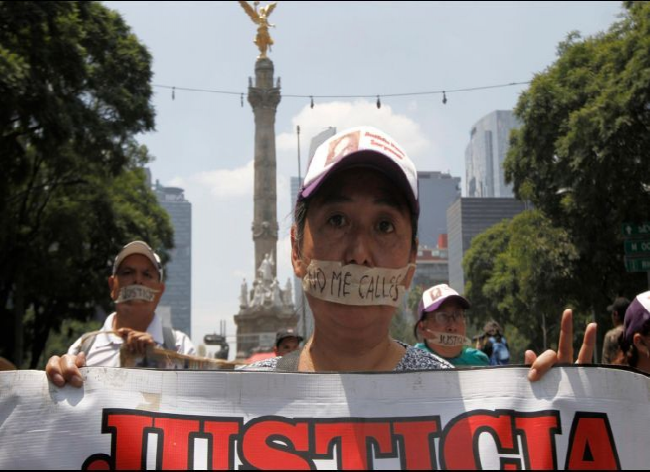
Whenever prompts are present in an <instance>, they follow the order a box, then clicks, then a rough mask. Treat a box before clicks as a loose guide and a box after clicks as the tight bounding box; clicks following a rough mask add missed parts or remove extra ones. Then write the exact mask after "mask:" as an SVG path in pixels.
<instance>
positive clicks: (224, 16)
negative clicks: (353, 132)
mask: <svg viewBox="0 0 650 472" xmlns="http://www.w3.org/2000/svg"><path fill="white" fill-rule="evenodd" d="M104 3H105V4H106V5H107V6H108V7H110V8H112V9H115V10H117V11H118V12H120V13H121V14H122V15H123V17H124V19H125V20H126V22H127V23H128V24H129V25H130V26H131V28H132V30H133V32H134V33H135V34H136V35H137V36H138V38H139V39H140V40H141V42H143V43H144V44H145V45H146V46H147V48H148V49H149V51H150V52H151V54H152V56H153V71H154V78H153V83H154V84H156V85H168V86H175V87H179V88H195V89H206V90H222V91H232V92H244V93H245V92H246V90H247V87H248V77H250V76H253V75H254V64H255V59H256V57H257V55H258V51H257V48H256V46H255V45H254V44H253V42H252V41H253V39H254V37H255V32H256V26H255V25H254V24H253V22H252V21H251V20H250V18H248V16H247V15H246V14H245V13H244V11H243V9H242V8H241V6H240V5H239V4H238V2H235V1H229V2H187V1H186V2H104ZM251 3H252V2H251ZM264 4H265V3H264ZM620 13H621V6H620V3H619V2H279V4H278V6H277V8H276V9H275V11H274V12H273V13H272V15H271V17H270V21H271V23H273V24H275V25H276V28H273V29H272V31H271V35H272V37H273V40H274V41H275V45H274V46H273V50H272V52H271V53H270V54H269V57H270V58H271V59H272V60H273V62H274V64H275V76H276V78H277V77H278V76H279V77H281V80H282V92H283V93H284V94H295V95H355V96H356V95H370V96H372V97H373V98H365V99H362V98H357V99H354V98H350V99H316V100H315V107H314V108H313V109H311V108H310V107H309V99H305V98H290V97H283V99H282V101H281V102H280V105H279V106H278V112H277V116H276V135H277V158H278V162H277V168H278V187H277V189H278V220H279V221H278V223H279V225H280V235H279V237H280V241H279V243H278V278H279V279H280V283H281V286H284V284H285V282H286V280H287V278H288V277H289V276H290V275H291V267H290V263H289V244H288V234H289V225H290V221H291V219H290V216H289V213H290V209H291V203H290V201H289V200H290V198H289V192H290V190H289V180H290V177H291V176H293V175H297V167H298V164H297V149H296V141H297V140H296V134H295V129H296V125H300V127H301V155H302V171H303V174H304V172H305V166H306V162H305V161H306V155H307V151H308V149H309V140H310V138H311V136H313V135H315V134H317V133H318V132H320V131H321V130H322V129H324V128H326V127H328V126H334V127H337V128H339V129H343V128H346V127H351V126H358V125H372V126H376V127H378V128H380V129H383V130H384V131H386V132H388V133H389V134H390V135H392V136H393V137H394V138H395V139H396V140H397V141H398V142H400V144H401V145H402V147H403V148H405V149H406V150H407V152H408V153H409V155H410V157H411V158H412V159H413V160H414V162H415V164H416V165H417V167H418V169H419V170H425V171H443V172H450V173H451V174H452V175H454V176H458V177H461V179H462V180H461V184H462V185H463V188H464V181H465V163H464V152H465V147H466V145H467V143H468V139H469V131H470V129H471V127H472V125H473V124H474V123H475V122H476V121H478V120H479V119H480V118H481V117H483V116H484V115H486V114H488V113H490V112H491V111H493V110H497V109H511V108H513V107H514V106H515V104H516V102H517V97H518V95H519V94H520V93H521V92H522V91H523V90H525V86H514V87H506V88H500V89H492V90H483V91H474V92H463V93H461V92H458V93H451V92H450V93H447V99H448V102H447V104H445V105H443V104H442V101H441V100H442V96H441V95H439V94H434V95H419V96H410V97H395V98H389V97H384V98H382V99H381V102H382V107H381V109H377V108H376V106H375V102H376V98H375V96H376V95H384V94H395V93H410V92H423V91H439V90H455V89H463V88H472V87H481V86H489V85H497V84H508V83H512V82H526V81H529V80H531V79H532V78H533V77H534V75H535V74H536V73H539V72H543V71H544V70H545V69H546V68H547V67H548V66H549V65H551V64H552V63H553V61H554V60H555V57H556V56H555V54H556V47H557V45H558V43H559V42H560V41H562V40H563V39H564V38H565V37H566V35H567V34H568V33H569V32H570V31H574V30H577V31H579V32H580V33H581V34H582V35H583V36H588V35H592V34H596V33H598V32H600V31H604V30H606V29H607V28H608V27H609V25H611V24H612V23H613V22H614V21H615V20H616V18H617V16H618V15H619V14H620ZM154 91H155V96H154V99H153V103H154V106H155V109H156V113H157V116H156V131H155V132H152V133H147V134H145V135H142V136H140V137H139V140H140V142H142V143H143V144H146V145H147V146H148V148H149V150H150V152H151V154H152V155H153V156H155V161H154V162H153V163H152V164H151V165H150V169H151V171H152V175H153V178H154V179H158V180H160V182H161V183H162V184H163V185H174V186H180V187H183V188H185V196H186V198H187V199H188V200H190V201H191V202H192V205H193V228H192V230H193V235H192V245H193V247H192V251H193V257H192V285H193V287H192V312H193V314H192V339H193V341H194V342H195V343H197V344H198V343H202V339H203V335H204V334H207V333H210V332H212V331H214V330H218V329H219V322H220V320H222V319H225V320H227V323H228V334H229V335H234V334H235V325H234V322H233V321H232V316H233V315H234V314H235V313H236V312H237V311H238V305H239V303H238V297H239V288H240V284H241V281H242V279H243V278H244V277H246V279H247V280H248V281H250V280H251V279H252V278H253V275H254V263H253V257H254V256H253V241H252V236H251V231H250V225H251V222H252V218H253V216H252V214H253V200H252V198H253V193H252V192H253V167H252V159H253V149H254V142H253V137H254V123H253V114H252V111H251V108H250V106H249V105H248V103H247V102H246V100H244V107H243V108H242V107H241V106H240V96H239V95H227V94H217V93H204V92H184V91H181V90H177V91H176V92H175V99H174V100H172V96H171V91H170V90H167V89H164V88H160V87H155V88H154ZM231 352H234V349H231Z"/></svg>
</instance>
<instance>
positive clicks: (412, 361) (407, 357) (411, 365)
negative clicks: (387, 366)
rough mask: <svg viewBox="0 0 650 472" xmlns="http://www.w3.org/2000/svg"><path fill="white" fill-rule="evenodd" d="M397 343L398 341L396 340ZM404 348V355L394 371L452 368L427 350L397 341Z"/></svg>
mask: <svg viewBox="0 0 650 472" xmlns="http://www.w3.org/2000/svg"><path fill="white" fill-rule="evenodd" d="M398 343H399V341H398ZM399 344H401V345H402V346H404V347H405V348H406V353H404V357H402V360H401V361H400V362H399V364H397V367H395V370H396V371H405V370H440V369H453V368H454V366H453V365H451V364H450V363H449V362H447V361H446V360H444V359H442V358H441V357H438V356H436V355H435V354H432V353H431V352H429V351H428V350H425V349H422V348H420V347H415V346H408V345H406V344H404V343H399Z"/></svg>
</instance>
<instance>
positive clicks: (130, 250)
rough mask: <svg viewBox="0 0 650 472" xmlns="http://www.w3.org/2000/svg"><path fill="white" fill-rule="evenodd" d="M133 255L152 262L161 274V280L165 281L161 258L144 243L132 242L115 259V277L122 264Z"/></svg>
mask: <svg viewBox="0 0 650 472" xmlns="http://www.w3.org/2000/svg"><path fill="white" fill-rule="evenodd" d="M133 254H142V255H143V256H145V257H146V258H147V259H149V260H150V261H151V263H152V264H153V265H154V267H155V268H156V270H157V271H158V273H159V274H160V280H161V281H162V279H163V268H162V263H161V262H160V256H158V254H156V253H155V252H154V250H153V249H151V247H149V245H148V244H147V243H145V242H144V241H132V242H130V243H129V244H127V245H126V246H124V247H123V248H122V250H121V251H120V252H119V253H118V255H117V256H116V257H115V262H113V275H115V273H116V272H117V269H119V267H120V264H121V263H122V262H123V261H124V259H126V258H127V257H129V256H132V255H133Z"/></svg>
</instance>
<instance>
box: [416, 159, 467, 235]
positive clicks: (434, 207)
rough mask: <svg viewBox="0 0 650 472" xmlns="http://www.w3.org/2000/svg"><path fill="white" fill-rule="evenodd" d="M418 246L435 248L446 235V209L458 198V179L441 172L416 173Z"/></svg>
mask: <svg viewBox="0 0 650 472" xmlns="http://www.w3.org/2000/svg"><path fill="white" fill-rule="evenodd" d="M418 185H419V200H420V220H419V222H418V238H419V240H420V244H421V245H423V246H427V247H429V248H435V247H436V246H437V244H438V242H439V240H440V236H441V235H443V234H444V235H446V234H447V208H449V205H451V204H452V203H453V202H454V201H456V199H457V198H459V197H460V177H452V176H451V175H449V174H445V173H442V172H427V171H420V172H418Z"/></svg>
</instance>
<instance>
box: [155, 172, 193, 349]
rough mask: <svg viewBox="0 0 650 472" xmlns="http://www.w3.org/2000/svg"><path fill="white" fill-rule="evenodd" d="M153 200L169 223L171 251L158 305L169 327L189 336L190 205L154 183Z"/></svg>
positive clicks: (180, 195) (178, 193) (171, 189)
mask: <svg viewBox="0 0 650 472" xmlns="http://www.w3.org/2000/svg"><path fill="white" fill-rule="evenodd" d="M154 191H155V193H156V197H157V198H158V202H159V203H160V206H162V207H163V208H164V209H165V210H167V213H169V217H170V219H171V223H172V226H173V228H174V249H172V251H171V252H170V260H169V262H168V263H167V266H166V267H165V293H163V296H162V298H161V299H160V303H159V304H158V306H159V310H158V311H160V312H161V314H163V315H164V314H165V313H168V312H170V311H171V324H172V326H173V327H174V328H175V329H178V330H181V331H183V332H184V333H186V334H187V335H188V336H190V337H191V335H192V204H191V203H190V202H188V201H187V200H186V199H185V194H184V192H183V189H182V188H178V187H164V186H162V185H160V183H159V182H158V181H156V185H155V187H154Z"/></svg>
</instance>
